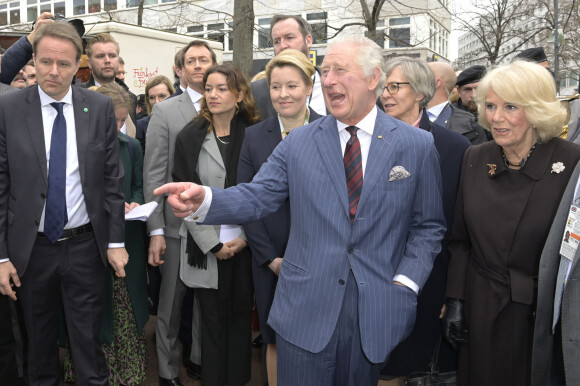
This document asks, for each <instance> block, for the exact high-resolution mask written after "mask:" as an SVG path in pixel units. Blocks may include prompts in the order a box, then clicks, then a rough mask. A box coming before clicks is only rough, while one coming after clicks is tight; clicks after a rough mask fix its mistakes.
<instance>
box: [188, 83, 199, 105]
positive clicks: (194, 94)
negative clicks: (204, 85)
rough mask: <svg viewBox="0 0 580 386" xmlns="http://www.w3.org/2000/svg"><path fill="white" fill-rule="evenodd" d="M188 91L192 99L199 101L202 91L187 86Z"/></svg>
mask: <svg viewBox="0 0 580 386" xmlns="http://www.w3.org/2000/svg"><path fill="white" fill-rule="evenodd" d="M186 90H187V93H188V94H189V97H190V98H191V101H192V102H193V103H196V102H199V101H200V99H201V97H202V95H201V94H200V93H198V92H197V91H195V90H194V89H192V88H190V87H187V89H186Z"/></svg>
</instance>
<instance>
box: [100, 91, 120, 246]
mask: <svg viewBox="0 0 580 386" xmlns="http://www.w3.org/2000/svg"><path fill="white" fill-rule="evenodd" d="M106 117H107V118H106V125H107V127H106V130H107V142H108V143H107V154H106V159H105V168H104V171H105V176H104V188H103V189H104V194H105V196H104V197H105V207H106V208H108V210H109V239H108V243H109V244H111V243H124V242H125V197H124V196H123V178H124V176H125V175H124V170H123V165H122V164H121V157H120V155H119V140H118V139H117V121H116V120H115V110H114V109H113V104H112V102H111V101H110V100H109V101H107V107H106Z"/></svg>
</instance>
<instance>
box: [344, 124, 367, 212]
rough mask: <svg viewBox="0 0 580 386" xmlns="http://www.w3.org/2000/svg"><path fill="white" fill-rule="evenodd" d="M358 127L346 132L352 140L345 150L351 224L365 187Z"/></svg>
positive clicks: (348, 129)
mask: <svg viewBox="0 0 580 386" xmlns="http://www.w3.org/2000/svg"><path fill="white" fill-rule="evenodd" d="M357 130H358V127H355V126H349V127H347V128H346V131H348V132H349V134H350V139H349V140H348V142H347V143H346V148H345V150H344V171H345V173H346V187H347V188H348V201H349V204H350V206H349V213H350V222H353V221H354V216H355V215H356V208H357V207H358V200H359V198H360V192H361V191H362V186H363V171H362V156H361V152H360V142H359V140H358V137H357V135H356V132H357Z"/></svg>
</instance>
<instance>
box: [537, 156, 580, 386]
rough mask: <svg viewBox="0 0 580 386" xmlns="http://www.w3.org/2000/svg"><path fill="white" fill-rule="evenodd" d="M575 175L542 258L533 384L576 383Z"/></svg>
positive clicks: (579, 293)
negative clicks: (567, 235)
mask: <svg viewBox="0 0 580 386" xmlns="http://www.w3.org/2000/svg"><path fill="white" fill-rule="evenodd" d="M564 166H565V167H572V166H573V165H564ZM579 177H580V164H579V165H577V166H576V169H574V173H573V174H572V176H571V177H570V182H569V183H568V186H567V187H566V191H565V192H564V195H563V196H562V200H561V201H560V206H559V208H558V212H557V213H556V217H555V218H554V222H553V223H552V228H551V229H550V233H549V235H548V239H547V240H546V245H545V246H544V250H543V251H542V256H541V258H540V270H539V273H538V305H537V308H536V324H535V327H534V344H533V350H532V385H534V386H546V385H551V386H556V385H558V386H559V385H566V384H568V385H572V384H576V382H578V380H579V379H580V367H579V366H578V364H579V363H580V328H578V323H580V268H579V267H578V259H579V258H580V253H579V250H578V248H577V247H578V238H579V237H580V231H579V229H578V225H576V226H574V225H573V224H579V222H578V217H577V216H580V215H578V214H576V213H578V212H580V211H577V208H578V207H580V178H579ZM571 224H572V226H571ZM567 232H569V235H571V236H570V237H569V238H567V237H566V233H567ZM561 253H564V255H562V254H561ZM566 256H567V257H566ZM570 258H571V259H570Z"/></svg>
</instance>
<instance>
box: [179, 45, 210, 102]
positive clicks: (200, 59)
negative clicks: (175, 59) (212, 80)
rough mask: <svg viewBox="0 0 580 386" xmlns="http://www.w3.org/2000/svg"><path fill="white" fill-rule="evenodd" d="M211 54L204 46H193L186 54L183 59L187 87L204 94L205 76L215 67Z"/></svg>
mask: <svg viewBox="0 0 580 386" xmlns="http://www.w3.org/2000/svg"><path fill="white" fill-rule="evenodd" d="M213 65H214V63H213V62H212V59H211V52H210V51H209V50H208V49H207V48H206V47H204V46H191V47H189V49H188V50H187V51H186V52H185V56H184V59H183V69H182V70H183V75H185V78H186V79H187V85H188V86H189V87H190V88H191V89H193V90H195V91H197V92H199V93H202V83H203V76H204V75H205V73H206V72H207V70H209V69H210V68H211V66H213Z"/></svg>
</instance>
